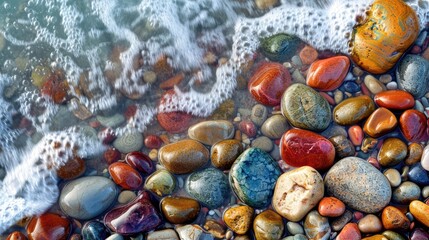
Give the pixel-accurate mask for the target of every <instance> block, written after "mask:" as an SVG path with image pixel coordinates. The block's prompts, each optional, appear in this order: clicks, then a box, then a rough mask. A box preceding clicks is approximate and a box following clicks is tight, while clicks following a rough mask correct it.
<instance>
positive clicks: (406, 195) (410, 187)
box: [392, 181, 421, 204]
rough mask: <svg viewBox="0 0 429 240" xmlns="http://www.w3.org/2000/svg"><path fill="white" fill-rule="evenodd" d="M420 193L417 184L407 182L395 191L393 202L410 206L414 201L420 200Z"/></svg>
mask: <svg viewBox="0 0 429 240" xmlns="http://www.w3.org/2000/svg"><path fill="white" fill-rule="evenodd" d="M420 192H421V191H420V188H419V186H418V185H417V184H415V183H413V182H409V181H406V182H403V183H401V185H399V187H397V188H396V189H395V190H394V191H393V194H392V200H393V202H395V203H400V204H408V203H410V202H411V201H413V200H416V199H419V197H420Z"/></svg>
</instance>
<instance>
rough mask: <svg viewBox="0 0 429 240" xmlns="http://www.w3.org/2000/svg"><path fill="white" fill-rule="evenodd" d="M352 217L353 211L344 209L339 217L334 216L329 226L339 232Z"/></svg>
mask: <svg viewBox="0 0 429 240" xmlns="http://www.w3.org/2000/svg"><path fill="white" fill-rule="evenodd" d="M352 218H353V213H352V212H351V211H349V210H346V211H345V212H344V214H343V215H341V216H340V217H337V218H335V219H334V220H333V221H332V222H331V227H332V230H333V231H335V232H339V231H341V229H343V227H344V226H345V225H346V224H347V223H348V222H350V221H351V220H352Z"/></svg>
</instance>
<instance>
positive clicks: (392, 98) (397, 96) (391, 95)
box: [374, 90, 415, 110]
mask: <svg viewBox="0 0 429 240" xmlns="http://www.w3.org/2000/svg"><path fill="white" fill-rule="evenodd" d="M374 102H375V103H376V104H377V105H378V106H380V107H385V108H387V109H390V110H406V109H410V108H413V107H414V103H415V101H414V97H413V95H411V94H410V93H408V92H406V91H403V90H388V91H383V92H379V93H377V94H376V95H375V96H374Z"/></svg>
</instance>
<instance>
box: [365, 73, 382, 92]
mask: <svg viewBox="0 0 429 240" xmlns="http://www.w3.org/2000/svg"><path fill="white" fill-rule="evenodd" d="M363 82H364V83H365V86H366V87H367V88H368V90H369V91H370V92H371V93H372V94H377V93H380V92H383V91H386V86H384V84H383V83H381V82H380V81H379V80H378V79H377V78H375V77H374V76H372V75H366V76H365V78H364V80H363Z"/></svg>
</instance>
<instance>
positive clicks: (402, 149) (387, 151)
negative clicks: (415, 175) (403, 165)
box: [377, 138, 407, 167]
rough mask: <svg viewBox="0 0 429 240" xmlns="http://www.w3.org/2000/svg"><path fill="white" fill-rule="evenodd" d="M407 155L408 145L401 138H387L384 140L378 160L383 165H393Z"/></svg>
mask: <svg viewBox="0 0 429 240" xmlns="http://www.w3.org/2000/svg"><path fill="white" fill-rule="evenodd" d="M406 157H407V145H406V144H405V143H404V142H403V141H402V140H401V139H399V138H387V139H385V140H384V141H383V145H381V148H380V151H379V152H378V157H377V160H378V162H379V163H380V165H381V166H383V167H392V166H395V165H397V164H399V163H400V162H402V161H403V160H404V159H405V158H406Z"/></svg>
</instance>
